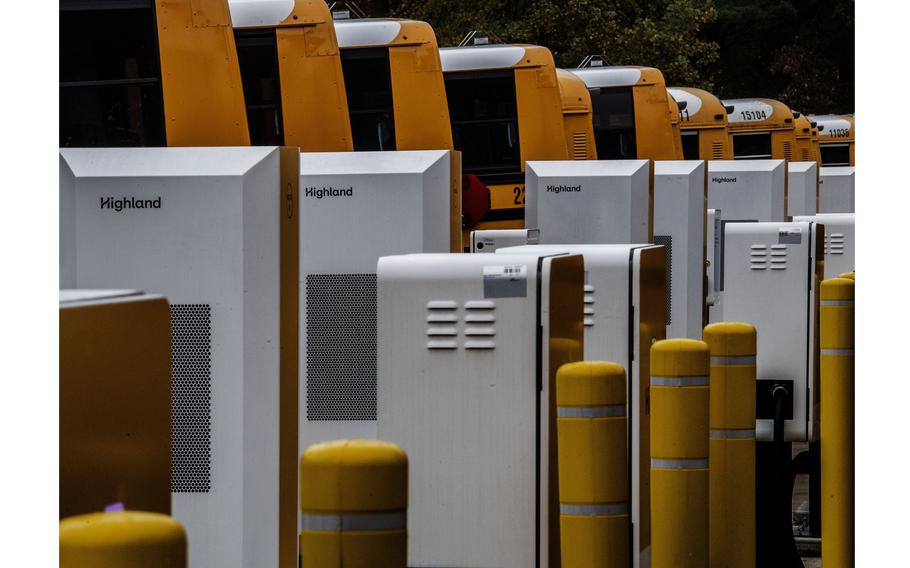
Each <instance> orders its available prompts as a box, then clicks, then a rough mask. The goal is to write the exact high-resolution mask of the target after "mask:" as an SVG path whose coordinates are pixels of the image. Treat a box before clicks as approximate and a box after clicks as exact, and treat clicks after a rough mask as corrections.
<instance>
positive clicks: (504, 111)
mask: <svg viewBox="0 0 910 568" xmlns="http://www.w3.org/2000/svg"><path fill="white" fill-rule="evenodd" d="M445 85H446V97H447V98H448V103H449V118H450V120H451V121H452V138H453V141H454V145H455V148H456V149H458V150H460V151H461V153H462V167H463V169H464V171H465V172H469V173H473V174H475V175H477V177H478V178H480V180H481V181H483V182H484V183H487V184H493V183H520V182H521V181H523V176H522V174H521V152H520V149H519V142H518V105H517V101H516V95H515V74H514V71H512V70H511V69H506V70H497V71H477V72H458V73H447V74H446V75H445Z"/></svg>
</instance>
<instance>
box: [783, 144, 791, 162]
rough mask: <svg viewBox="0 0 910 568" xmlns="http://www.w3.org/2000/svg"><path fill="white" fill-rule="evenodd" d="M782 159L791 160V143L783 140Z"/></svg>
mask: <svg viewBox="0 0 910 568" xmlns="http://www.w3.org/2000/svg"><path fill="white" fill-rule="evenodd" d="M784 159H785V160H787V161H788V162H791V161H793V143H792V142H784Z"/></svg>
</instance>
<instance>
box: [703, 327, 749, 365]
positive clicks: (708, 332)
mask: <svg viewBox="0 0 910 568" xmlns="http://www.w3.org/2000/svg"><path fill="white" fill-rule="evenodd" d="M704 340H705V343H707V344H708V347H709V348H710V350H711V355H712V356H713V357H748V356H752V355H755V353H756V345H757V344H756V341H757V332H756V330H755V326H753V325H751V324H748V323H743V322H721V323H712V324H710V325H708V326H705V331H704Z"/></svg>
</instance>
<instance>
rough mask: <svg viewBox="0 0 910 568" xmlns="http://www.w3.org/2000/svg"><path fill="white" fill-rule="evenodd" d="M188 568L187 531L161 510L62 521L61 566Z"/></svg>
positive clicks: (62, 567) (73, 518)
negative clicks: (159, 511)
mask: <svg viewBox="0 0 910 568" xmlns="http://www.w3.org/2000/svg"><path fill="white" fill-rule="evenodd" d="M114 566H116V567H117V568H186V532H184V530H183V527H182V526H180V523H178V522H177V521H175V520H174V519H172V518H171V517H169V516H167V515H162V514H161V513H147V512H143V511H116V512H110V513H89V514H87V515H78V516H75V517H67V518H65V519H63V520H62V521H60V568H108V567H114Z"/></svg>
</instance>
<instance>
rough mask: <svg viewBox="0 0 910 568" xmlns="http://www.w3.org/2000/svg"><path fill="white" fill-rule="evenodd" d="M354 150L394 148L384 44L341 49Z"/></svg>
mask: <svg viewBox="0 0 910 568" xmlns="http://www.w3.org/2000/svg"><path fill="white" fill-rule="evenodd" d="M341 69H342V72H343V73H344V88H345V91H346V92H347V98H348V113H349V114H350V117H351V134H352V136H353V139H354V150H355V151H358V152H359V151H370V150H373V151H376V150H380V151H381V150H394V149H395V111H394V106H393V103H392V73H391V69H390V67H389V50H388V48H385V47H378V48H368V49H366V48H363V49H361V48H358V49H342V50H341Z"/></svg>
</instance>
